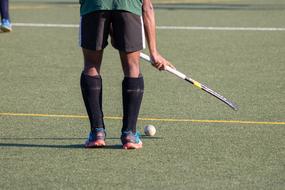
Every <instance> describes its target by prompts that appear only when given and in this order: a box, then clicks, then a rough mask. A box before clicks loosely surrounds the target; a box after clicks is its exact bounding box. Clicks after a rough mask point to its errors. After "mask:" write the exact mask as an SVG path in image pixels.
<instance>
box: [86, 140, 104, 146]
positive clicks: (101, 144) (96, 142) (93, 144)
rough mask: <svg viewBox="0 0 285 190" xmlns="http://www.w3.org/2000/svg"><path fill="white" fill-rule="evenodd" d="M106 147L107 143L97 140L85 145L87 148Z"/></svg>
mask: <svg viewBox="0 0 285 190" xmlns="http://www.w3.org/2000/svg"><path fill="white" fill-rule="evenodd" d="M104 146H106V143H105V141H104V140H97V141H93V142H88V143H86V144H85V148H102V147H104Z"/></svg>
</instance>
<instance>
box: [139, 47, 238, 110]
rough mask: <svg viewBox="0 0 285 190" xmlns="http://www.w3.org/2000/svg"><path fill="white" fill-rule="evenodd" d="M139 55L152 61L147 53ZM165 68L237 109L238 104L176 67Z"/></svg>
mask: <svg viewBox="0 0 285 190" xmlns="http://www.w3.org/2000/svg"><path fill="white" fill-rule="evenodd" d="M140 57H141V59H143V60H145V61H147V62H149V63H152V60H151V59H150V57H149V56H148V55H146V54H144V53H140ZM165 70H166V71H168V72H169V73H171V74H174V75H175V76H177V77H179V78H181V79H183V80H185V81H187V82H189V83H191V84H193V85H194V86H196V87H198V88H199V89H201V90H203V91H205V92H207V93H208V94H210V95H212V96H214V97H216V98H217V99H219V100H220V101H222V102H224V103H225V104H226V105H228V106H229V107H231V108H232V109H233V110H235V111H237V110H238V106H237V105H236V104H235V103H234V102H232V101H230V100H228V99H226V98H225V97H224V96H222V95H220V94H219V93H217V92H215V91H214V90H212V89H210V88H209V87H207V86H206V85H204V84H201V83H199V82H198V81H196V80H194V79H192V78H190V77H187V76H186V75H185V74H183V73H181V72H179V71H177V70H176V69H173V68H171V67H169V66H166V67H165Z"/></svg>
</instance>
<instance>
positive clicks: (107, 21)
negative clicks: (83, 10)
mask: <svg viewBox="0 0 285 190" xmlns="http://www.w3.org/2000/svg"><path fill="white" fill-rule="evenodd" d="M110 25H112V28H113V46H114V47H115V48H116V49H118V50H120V51H124V52H134V51H139V50H142V49H143V48H144V32H143V23H142V19H141V17H140V16H138V15H136V14H133V13H130V12H126V11H96V12H93V13H90V14H87V15H83V16H82V17H81V22H80V29H79V45H80V46H81V47H82V48H85V49H89V50H102V49H104V48H105V47H106V46H107V45H108V36H109V34H110Z"/></svg>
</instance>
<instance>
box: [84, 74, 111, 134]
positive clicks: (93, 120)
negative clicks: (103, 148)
mask: <svg viewBox="0 0 285 190" xmlns="http://www.w3.org/2000/svg"><path fill="white" fill-rule="evenodd" d="M80 86H81V92H82V97H83V100H84V103H85V107H86V110H87V114H88V117H89V120H90V126H91V131H93V130H94V129H95V128H105V125H104V120H103V111H102V79H101V77H100V76H88V75H85V74H84V73H82V74H81V78H80Z"/></svg>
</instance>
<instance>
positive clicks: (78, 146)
mask: <svg viewBox="0 0 285 190" xmlns="http://www.w3.org/2000/svg"><path fill="white" fill-rule="evenodd" d="M107 139H119V138H114V137H112V138H107ZM142 139H144V140H146V139H147V140H155V139H162V137H149V136H145V135H142ZM0 140H14V141H19V140H56V141H62V140H85V138H40V137H37V138H9V137H7V138H5V137H4V138H0ZM0 147H17V148H59V149H61V148H62V149H84V145H83V143H82V144H68V145H58V144H25V143H0ZM101 149H102V148H101ZM103 149H122V145H121V144H114V145H106V146H105V147H104V148H103Z"/></svg>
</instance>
